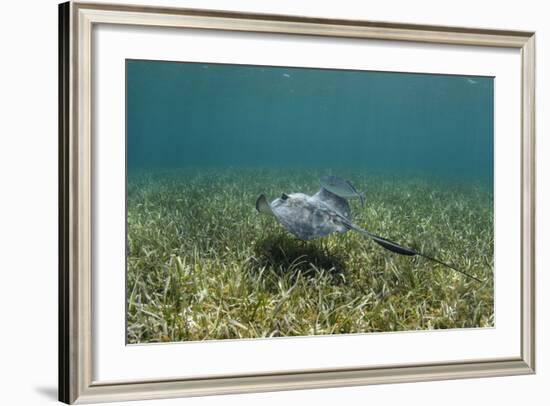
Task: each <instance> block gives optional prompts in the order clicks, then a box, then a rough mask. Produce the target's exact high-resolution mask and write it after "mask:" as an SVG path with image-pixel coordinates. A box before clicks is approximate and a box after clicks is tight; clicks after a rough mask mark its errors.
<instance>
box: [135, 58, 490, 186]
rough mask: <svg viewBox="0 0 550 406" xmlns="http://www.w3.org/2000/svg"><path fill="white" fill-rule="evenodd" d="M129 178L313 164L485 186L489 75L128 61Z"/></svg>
mask: <svg viewBox="0 0 550 406" xmlns="http://www.w3.org/2000/svg"><path fill="white" fill-rule="evenodd" d="M126 68H127V152H128V160H127V165H128V172H129V174H132V173H133V172H141V171H149V170H151V171H155V170H159V169H162V170H166V169H170V168H201V167H208V168H222V169H223V168H224V167H232V168H239V167H245V168H256V167H258V168H284V169H292V168H317V169H320V170H326V171H327V172H329V171H332V172H335V173H338V171H339V170H340V169H345V170H346V171H348V172H349V171H357V172H361V173H388V174H392V175H398V176H403V177H407V176H411V177H412V176H424V177H430V176H433V177H438V178H449V179H459V180H464V181H475V182H482V183H484V184H486V185H487V186H489V187H490V188H492V181H493V131H494V128H493V113H494V103H493V96H494V83H493V78H490V77H477V76H475V77H474V76H455V75H432V74H407V73H390V72H370V71H350V70H328V69H309V68H287V67H265V66H243V65H226V64H210V63H209V64H205V63H180V62H158V61H141V60H129V61H127V65H126Z"/></svg>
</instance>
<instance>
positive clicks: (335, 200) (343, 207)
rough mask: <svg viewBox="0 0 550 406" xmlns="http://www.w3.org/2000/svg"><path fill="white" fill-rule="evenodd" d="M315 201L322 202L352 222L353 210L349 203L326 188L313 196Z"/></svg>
mask: <svg viewBox="0 0 550 406" xmlns="http://www.w3.org/2000/svg"><path fill="white" fill-rule="evenodd" d="M312 199H313V200H317V201H320V202H322V203H324V204H325V205H327V206H328V207H329V208H330V209H331V210H334V211H335V212H336V213H338V214H339V215H340V216H342V217H344V218H345V219H346V220H348V221H351V210H350V207H349V203H348V201H347V200H346V199H345V198H343V197H340V196H338V195H336V194H334V193H332V192H330V191H328V190H327V189H325V188H324V187H322V188H321V189H320V190H319V191H318V192H317V193H315V194H314V195H313V196H312Z"/></svg>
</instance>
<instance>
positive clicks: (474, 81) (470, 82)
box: [466, 79, 477, 85]
mask: <svg viewBox="0 0 550 406" xmlns="http://www.w3.org/2000/svg"><path fill="white" fill-rule="evenodd" d="M466 80H467V81H468V83H469V84H471V85H475V84H477V80H473V79H466Z"/></svg>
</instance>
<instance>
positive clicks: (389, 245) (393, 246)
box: [350, 224, 483, 283]
mask: <svg viewBox="0 0 550 406" xmlns="http://www.w3.org/2000/svg"><path fill="white" fill-rule="evenodd" d="M350 228H352V229H353V230H355V231H359V232H360V233H361V234H364V235H366V236H367V237H369V238H371V239H372V240H373V241H374V242H376V243H377V244H378V245H380V246H382V247H384V248H385V249H387V250H389V251H391V252H395V253H396V254H399V255H407V256H415V255H418V256H420V257H423V258H426V259H428V260H430V261H433V262H436V263H438V264H440V265H443V266H445V267H447V268H450V269H452V270H453V271H455V272H458V273H461V274H462V275H465V276H467V277H468V278H472V279H475V280H476V281H478V282H480V283H482V282H483V281H482V280H481V279H478V278H476V277H475V276H473V275H470V274H468V273H466V272H464V271H461V270H460V269H457V268H455V267H454V266H452V265H449V264H447V263H445V262H443V261H440V260H439V259H436V258H433V257H430V256H429V255H425V254H423V253H421V252H418V251H416V250H413V249H412V248H407V247H403V246H402V245H399V244H397V243H395V242H393V241H390V240H387V239H385V238H382V237H379V236H377V235H375V234H372V233H369V232H368V231H367V230H363V229H362V228H361V227H357V226H356V225H354V224H351V225H350Z"/></svg>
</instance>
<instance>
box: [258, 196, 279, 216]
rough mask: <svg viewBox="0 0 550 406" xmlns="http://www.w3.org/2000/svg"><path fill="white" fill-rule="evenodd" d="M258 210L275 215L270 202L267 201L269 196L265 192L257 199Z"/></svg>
mask: <svg viewBox="0 0 550 406" xmlns="http://www.w3.org/2000/svg"><path fill="white" fill-rule="evenodd" d="M256 210H258V212H260V213H263V214H269V215H271V216H274V215H275V214H274V213H273V210H272V209H271V205H270V204H269V202H268V201H267V198H266V197H265V195H263V194H262V195H260V196H259V197H258V199H257V200H256Z"/></svg>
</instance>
